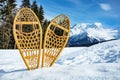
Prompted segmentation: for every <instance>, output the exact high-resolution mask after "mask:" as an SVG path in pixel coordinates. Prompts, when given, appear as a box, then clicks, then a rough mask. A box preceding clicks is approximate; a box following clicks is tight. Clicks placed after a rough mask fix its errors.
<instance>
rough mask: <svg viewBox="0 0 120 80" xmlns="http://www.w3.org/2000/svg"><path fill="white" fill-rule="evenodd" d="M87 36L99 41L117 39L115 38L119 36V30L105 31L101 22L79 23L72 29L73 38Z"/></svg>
mask: <svg viewBox="0 0 120 80" xmlns="http://www.w3.org/2000/svg"><path fill="white" fill-rule="evenodd" d="M84 33H86V34H87V37H89V38H94V39H97V40H110V39H115V38H114V36H115V35H116V34H117V30H112V29H105V28H104V27H103V25H102V23H100V22H95V23H93V24H90V23H79V24H76V25H75V26H74V27H73V28H71V34H70V35H71V36H76V35H83V34H84Z"/></svg>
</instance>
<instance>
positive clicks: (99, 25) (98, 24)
mask: <svg viewBox="0 0 120 80" xmlns="http://www.w3.org/2000/svg"><path fill="white" fill-rule="evenodd" d="M94 25H95V27H96V28H103V27H102V23H100V22H95V23H94Z"/></svg>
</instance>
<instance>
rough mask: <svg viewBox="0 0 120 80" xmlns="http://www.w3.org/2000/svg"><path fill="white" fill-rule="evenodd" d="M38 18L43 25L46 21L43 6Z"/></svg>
mask: <svg viewBox="0 0 120 80" xmlns="http://www.w3.org/2000/svg"><path fill="white" fill-rule="evenodd" d="M38 13H39V14H38V18H39V20H40V23H41V25H43V20H44V10H43V7H42V5H40V7H39V10H38Z"/></svg>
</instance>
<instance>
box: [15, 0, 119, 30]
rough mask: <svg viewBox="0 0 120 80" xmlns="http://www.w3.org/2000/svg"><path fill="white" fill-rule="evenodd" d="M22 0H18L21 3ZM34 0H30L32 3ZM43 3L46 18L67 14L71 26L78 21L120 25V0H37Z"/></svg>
mask: <svg viewBox="0 0 120 80" xmlns="http://www.w3.org/2000/svg"><path fill="white" fill-rule="evenodd" d="M21 1H22V0H17V3H19V4H18V5H21V3H22V2H21ZM33 1H34V0H30V3H32V2H33ZM36 1H37V4H38V6H40V5H42V6H43V9H44V15H45V18H46V19H48V20H52V19H53V18H55V17H56V16H57V15H60V14H66V15H67V16H68V17H69V18H70V22H71V27H72V26H74V25H75V24H78V23H91V24H94V23H96V22H100V23H102V25H103V26H104V27H106V28H113V29H114V28H117V27H120V20H119V19H120V13H119V10H120V7H119V2H120V1H119V0H114V1H113V0H109V1H104V0H99V1H96V0H76V1H74V0H63V1H61V0H52V1H51V0H36Z"/></svg>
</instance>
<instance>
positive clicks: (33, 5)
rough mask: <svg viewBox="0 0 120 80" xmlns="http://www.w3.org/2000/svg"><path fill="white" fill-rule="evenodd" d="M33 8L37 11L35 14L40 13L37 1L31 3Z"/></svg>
mask: <svg viewBox="0 0 120 80" xmlns="http://www.w3.org/2000/svg"><path fill="white" fill-rule="evenodd" d="M31 9H32V10H33V11H34V12H35V14H36V15H37V16H38V15H39V13H38V6H37V3H36V1H34V2H33V3H32V5H31Z"/></svg>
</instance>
